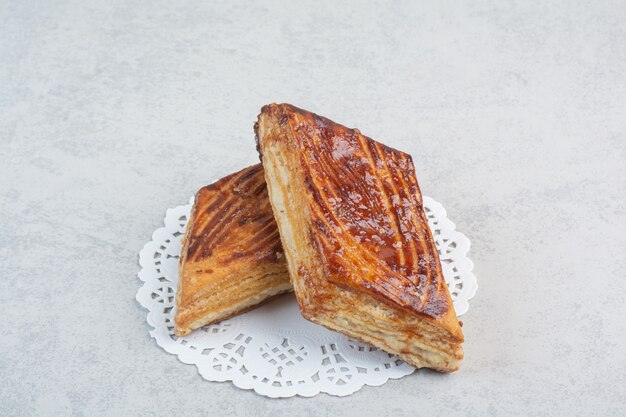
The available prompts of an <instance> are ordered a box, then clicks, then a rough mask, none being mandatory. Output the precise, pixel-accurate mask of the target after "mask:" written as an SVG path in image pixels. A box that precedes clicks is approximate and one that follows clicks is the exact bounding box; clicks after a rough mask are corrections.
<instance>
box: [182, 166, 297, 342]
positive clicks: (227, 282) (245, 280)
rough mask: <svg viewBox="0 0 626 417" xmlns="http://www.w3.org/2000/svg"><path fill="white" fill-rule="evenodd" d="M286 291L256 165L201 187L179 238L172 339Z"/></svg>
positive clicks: (284, 269)
mask: <svg viewBox="0 0 626 417" xmlns="http://www.w3.org/2000/svg"><path fill="white" fill-rule="evenodd" d="M290 290H291V284H290V283H289V274H288V272H287V265H286V263H285V258H284V256H283V250H282V248H281V244H280V238H279V236H278V229H277V227H276V222H275V221H274V217H273V215H272V210H271V206H270V203H269V200H268V196H267V187H266V185H265V178H264V176H263V167H262V166H261V164H257V165H254V166H252V167H249V168H246V169H244V170H242V171H240V172H237V173H235V174H232V175H229V176H227V177H225V178H222V179H221V180H219V181H217V182H215V183H213V184H211V185H208V186H206V187H203V188H201V189H200V191H198V193H197V194H196V198H195V202H194V205H193V208H192V210H191V217H190V219H189V222H188V224H187V230H186V232H185V236H184V238H183V249H182V252H181V257H180V264H179V280H178V288H177V291H176V314H175V318H174V322H175V327H174V332H175V334H176V335H177V336H182V335H185V334H188V333H189V332H191V331H192V330H194V329H197V328H199V327H202V326H204V325H207V324H210V323H214V322H217V321H220V320H224V319H226V318H228V317H231V316H234V315H236V314H239V313H241V312H244V311H246V310H249V309H251V308H253V307H254V306H257V305H258V304H260V303H262V302H264V301H266V300H267V299H269V298H271V297H273V296H275V295H278V294H281V293H284V292H287V291H290Z"/></svg>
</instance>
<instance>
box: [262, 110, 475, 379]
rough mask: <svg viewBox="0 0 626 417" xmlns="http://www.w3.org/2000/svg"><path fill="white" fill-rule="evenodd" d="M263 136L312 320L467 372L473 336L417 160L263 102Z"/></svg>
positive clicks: (268, 175)
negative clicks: (427, 205) (459, 310)
mask: <svg viewBox="0 0 626 417" xmlns="http://www.w3.org/2000/svg"><path fill="white" fill-rule="evenodd" d="M255 133H256V138H257V147H258V150H259V152H260V154H261V158H262V162H263V166H264V170H265V179H266V181H267V185H268V190H269V197H270V201H271V203H272V207H273V211H274V215H275V217H276V220H277V223H278V228H279V231H280V237H281V240H282V246H283V248H284V250H285V255H286V258H287V264H288V268H289V272H290V276H291V281H292V284H293V286H294V289H295V293H296V297H297V299H298V303H299V306H300V310H301V312H302V314H303V316H304V317H305V318H307V319H308V320H310V321H313V322H315V323H318V324H321V325H323V326H325V327H327V328H329V329H331V330H335V331H339V332H341V333H343V334H345V335H347V336H348V337H351V338H354V339H358V340H361V341H363V342H366V343H369V344H371V345H374V346H376V347H379V348H381V349H383V350H385V351H387V352H390V353H395V354H398V355H399V356H400V357H401V358H402V359H403V360H405V361H406V362H408V363H410V364H412V365H414V366H416V367H418V368H421V367H427V368H432V369H435V370H437V371H441V372H450V371H454V370H457V369H458V368H459V366H460V361H461V359H462V358H463V350H462V347H461V344H462V342H463V333H462V331H461V324H460V322H459V321H458V320H457V317H456V314H455V312H454V307H453V305H452V301H451V299H450V294H449V292H448V288H447V286H446V283H445V281H444V277H443V274H442V270H441V265H440V261H439V256H438V253H437V248H436V246H435V242H434V240H433V237H432V235H431V232H430V229H429V227H428V223H427V219H426V216H425V214H424V211H423V206H422V196H421V193H420V190H419V186H418V183H417V179H416V177H415V168H414V166H413V162H412V159H411V157H410V156H409V155H407V154H406V153H403V152H400V151H397V150H395V149H392V148H390V147H388V146H385V145H383V144H381V143H379V142H376V141H374V140H372V139H370V138H368V137H366V136H363V135H362V134H361V133H360V132H359V131H358V130H356V129H349V128H346V127H344V126H341V125H339V124H336V123H334V122H332V121H331V120H329V119H326V118H324V117H320V116H317V115H315V114H313V113H310V112H308V111H305V110H301V109H299V108H297V107H294V106H291V105H288V104H270V105H267V106H264V107H263V108H262V110H261V114H260V115H259V117H258V121H257V123H256V125H255Z"/></svg>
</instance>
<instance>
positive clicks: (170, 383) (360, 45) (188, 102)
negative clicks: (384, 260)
mask: <svg viewBox="0 0 626 417" xmlns="http://www.w3.org/2000/svg"><path fill="white" fill-rule="evenodd" d="M51 3H52V2H43V1H42V2H36V1H11V0H1V1H0V141H1V143H0V144H1V146H0V157H1V158H0V161H1V162H0V192H1V199H0V215H1V217H0V218H1V220H0V221H1V223H0V262H1V264H0V265H1V267H2V268H1V270H2V282H3V288H2V291H1V292H0V301H1V303H2V333H1V335H0V374H1V378H0V410H1V411H0V414H1V415H3V416H13V415H16V416H17V415H42V416H43V415H50V416H64V415H74V416H80V415H85V416H122V415H126V416H131V415H133V416H144V415H145V416H152V415H155V416H156V415H180V416H183V415H184V416H204V415H207V416H218V415H219V416H224V415H246V414H247V415H257V416H275V415H285V416H296V415H297V416H313V415H315V416H318V415H330V414H332V415H343V414H345V415H352V416H366V415H377V416H383V415H388V416H394V417H400V416H409V415H410V416H416V415H428V416H433V415H449V416H450V415H475V416H484V415H526V416H533V415H547V414H550V415H588V416H589V415H598V416H611V415H625V414H626V394H625V391H626V353H625V352H626V346H625V345H626V340H625V339H626V336H625V334H626V325H625V322H626V318H625V316H626V304H625V303H624V296H625V294H626V288H625V284H624V272H625V270H626V263H625V262H624V253H625V251H626V238H625V236H626V234H625V233H624V232H625V231H626V230H625V225H626V210H625V204H624V200H625V198H624V194H625V193H626V170H625V168H624V166H625V159H626V144H625V143H626V75H625V74H626V47H625V39H626V4H625V3H624V2H610V1H598V2H539V1H524V2H515V3H513V2H506V3H505V2H502V1H492V2H489V1H487V2H485V1H471V2H470V1H468V2H461V3H459V2H432V3H425V2H424V3H420V2H418V3H414V2H391V3H374V4H369V5H367V6H366V5H360V4H357V3H356V2H347V3H342V2H337V1H328V2H316V3H309V4H300V5H296V4H295V2H287V1H285V2H278V1H276V2H264V3H261V2H257V3H255V4H243V3H241V4H229V3H227V2H216V3H210V2H190V1H182V2H173V1H165V0H154V1H143V2H142V1H117V0H115V1H102V2H86V1H74V2H72V1H58V2H54V4H51ZM272 101H277V102H282V101H286V102H291V103H293V104H296V105H299V106H301V107H305V108H307V109H310V110H313V111H316V112H319V113H321V114H323V115H326V116H328V117H330V118H333V119H335V120H337V121H338V122H341V123H343V124H347V125H349V126H356V127H359V128H360V129H361V131H363V132H364V133H365V134H368V135H370V136H372V137H374V138H377V139H379V140H382V141H383V142H385V143H387V144H389V145H390V146H393V147H397V148H399V149H402V150H405V151H407V152H410V153H411V154H413V155H414V158H415V162H416V167H417V172H418V177H419V179H420V182H421V185H422V188H423V191H424V193H425V194H427V195H430V196H432V197H434V198H436V199H437V200H439V201H441V202H443V203H444V205H445V206H446V207H447V208H448V213H449V216H450V217H451V218H452V220H454V221H455V222H456V223H457V225H458V228H459V230H461V231H463V232H464V233H466V234H467V235H468V236H469V237H470V239H471V240H472V249H471V251H470V257H471V258H472V259H473V260H474V261H475V265H476V267H475V272H476V274H477V276H478V280H479V291H478V294H477V296H476V297H475V298H474V299H473V301H472V303H471V309H470V311H469V313H468V314H467V315H465V316H464V318H463V319H464V322H465V327H464V332H465V334H466V339H467V342H466V344H465V352H466V360H465V361H464V366H463V369H462V370H461V371H460V372H458V373H455V374H452V375H439V374H435V373H432V372H428V371H423V372H419V373H417V374H415V375H412V376H409V377H406V378H403V379H401V380H397V381H391V382H389V383H387V384H386V385H384V386H382V387H378V388H372V387H366V388H364V389H363V390H361V391H359V392H358V393H356V394H354V395H352V396H350V397H347V398H336V397H331V396H328V395H319V396H317V397H315V398H311V399H303V398H294V399H288V400H269V399H267V398H264V397H260V396H258V395H256V394H254V393H252V392H248V391H242V390H239V389H237V388H235V387H234V386H232V385H231V384H230V383H210V382H206V381H204V380H202V378H201V377H200V376H199V375H198V374H197V371H196V369H195V367H193V366H186V365H183V364H181V363H180V362H178V360H177V359H176V358H175V357H174V356H171V355H168V354H166V353H165V352H164V351H163V350H161V349H160V348H159V347H157V346H156V344H155V343H154V341H153V340H151V339H150V337H149V335H148V325H147V324H146V322H145V318H146V311H145V310H143V309H142V308H141V307H140V306H139V305H138V304H137V303H136V302H135V300H134V296H135V292H136V291H137V288H138V287H139V285H140V281H139V280H138V279H137V277H136V273H137V271H138V263H137V253H138V252H139V250H140V249H141V247H142V246H143V244H144V243H145V242H146V241H147V240H149V238H150V235H151V233H152V231H153V230H154V229H155V228H157V227H159V226H160V224H161V222H162V219H163V216H164V212H165V209H166V208H168V207H173V206H176V205H179V204H181V203H184V202H186V201H187V199H188V198H189V196H190V195H191V194H192V193H193V192H194V191H195V190H196V189H197V188H198V187H200V186H201V185H203V184H204V183H205V182H206V181H207V180H208V179H209V178H214V177H215V176H221V175H224V174H228V173H230V172H231V171H234V170H237V169H239V168H242V167H244V166H246V165H248V164H252V163H254V162H255V161H257V160H258V158H257V155H256V153H255V149H254V143H253V133H252V123H253V120H254V119H255V117H256V114H257V112H258V110H259V108H260V107H261V105H263V104H265V103H268V102H272Z"/></svg>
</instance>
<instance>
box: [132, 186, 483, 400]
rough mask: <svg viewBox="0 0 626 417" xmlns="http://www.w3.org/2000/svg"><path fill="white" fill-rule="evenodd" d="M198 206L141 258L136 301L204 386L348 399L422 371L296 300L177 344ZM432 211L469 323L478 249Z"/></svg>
mask: <svg viewBox="0 0 626 417" xmlns="http://www.w3.org/2000/svg"><path fill="white" fill-rule="evenodd" d="M191 204H192V202H190V203H189V204H187V205H184V206H179V207H176V208H173V209H169V210H167V214H166V216H165V227H162V228H160V229H157V230H156V231H155V232H154V233H153V234H152V241H150V242H148V243H146V245H145V246H144V248H143V250H142V251H141V253H140V254H139V263H140V264H141V268H142V269H141V271H140V272H139V278H140V279H141V280H142V281H143V285H142V287H141V288H140V289H139V291H138V292H137V296H136V298H137V301H139V303H141V305H142V306H144V307H145V308H147V309H148V310H149V313H148V323H149V324H150V326H152V327H153V330H150V334H151V335H152V337H154V338H155V339H156V342H157V344H158V345H159V346H161V347H162V348H163V349H165V350H166V351H167V352H169V353H171V354H175V355H178V358H179V359H180V361H181V362H184V363H187V364H194V365H196V366H197V367H198V371H199V373H200V375H202V377H203V378H204V379H207V380H209V381H232V382H233V383H234V384H235V385H236V386H237V387H239V388H244V389H254V391H256V392H257V393H259V394H262V395H266V396H268V397H272V398H278V397H291V396H294V395H301V396H305V397H311V396H314V395H316V394H318V393H320V392H325V393H328V394H332V395H338V396H344V395H349V394H352V393H353V392H355V391H358V390H359V389H360V388H361V387H363V385H366V384H367V385H374V386H378V385H382V384H384V383H385V382H386V381H387V380H388V379H389V378H400V377H403V376H405V375H409V374H411V373H412V372H413V371H414V370H415V368H413V367H412V366H410V365H408V364H406V363H404V362H403V361H402V360H400V359H398V357H397V356H395V355H390V354H388V353H386V352H384V351H381V350H379V349H376V348H373V347H369V346H367V345H365V344H363V343H361V342H356V341H353V340H349V339H348V338H346V337H345V336H343V335H341V334H339V333H334V332H331V331H329V330H326V329H325V328H323V327H321V326H317V325H315V324H313V323H310V322H308V321H306V320H305V319H303V318H302V316H301V315H300V311H299V310H298V305H297V302H296V300H295V297H294V295H293V294H286V295H283V296H281V297H279V298H278V299H276V300H274V301H271V302H269V303H267V304H265V305H263V306H261V307H259V308H257V309H255V310H252V311H250V312H248V313H246V314H242V315H240V316H237V317H234V318H232V319H229V320H225V321H223V322H221V323H218V324H214V325H210V326H205V327H203V328H201V329H198V330H196V331H194V332H192V333H191V334H189V335H187V336H184V337H175V336H174V323H173V317H174V308H175V306H174V298H175V295H176V283H177V281H178V257H179V255H180V251H181V239H182V236H183V233H184V231H185V225H186V224H187V219H188V216H189V213H190V210H191ZM424 208H425V211H426V215H427V217H428V224H429V226H430V228H431V230H432V232H433V236H434V238H435V242H436V244H437V248H438V250H439V253H440V257H441V265H442V267H443V273H444V276H445V278H446V283H447V284H448V288H449V289H450V294H451V295H452V300H453V302H454V308H455V310H456V312H457V314H458V315H462V314H464V313H465V312H467V310H468V308H469V304H468V300H469V299H470V298H472V297H473V296H474V294H475V292H476V289H477V284H476V278H475V277H474V274H473V273H472V267H473V265H472V262H471V261H470V260H469V259H468V258H467V256H466V255H467V252H468V250H469V247H470V242H469V240H468V239H467V238H466V237H465V236H464V235H463V234H461V233H459V232H457V231H456V230H455V226H454V223H452V222H451V221H450V220H448V218H447V217H446V211H445V209H444V208H443V206H442V205H441V204H439V203H438V202H436V201H435V200H433V199H431V198H428V197H424Z"/></svg>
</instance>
